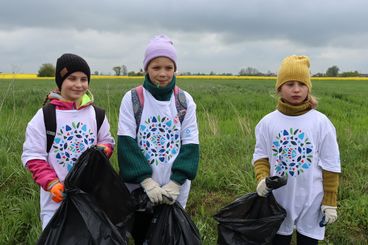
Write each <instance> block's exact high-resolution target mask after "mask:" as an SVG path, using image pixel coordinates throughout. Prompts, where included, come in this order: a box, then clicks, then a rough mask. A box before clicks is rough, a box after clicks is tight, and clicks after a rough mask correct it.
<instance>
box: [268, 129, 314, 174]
mask: <svg viewBox="0 0 368 245" xmlns="http://www.w3.org/2000/svg"><path fill="white" fill-rule="evenodd" d="M272 155H273V156H275V157H276V166H275V170H276V172H277V175H279V176H284V175H290V176H298V175H300V174H302V173H304V171H305V170H307V169H308V168H309V167H310V166H311V164H312V159H313V145H312V143H311V141H310V140H309V139H308V137H307V136H306V134H305V133H304V132H302V131H301V130H300V129H292V128H291V129H290V130H289V131H288V130H281V132H280V133H279V134H278V135H277V136H276V139H275V140H273V142H272Z"/></svg>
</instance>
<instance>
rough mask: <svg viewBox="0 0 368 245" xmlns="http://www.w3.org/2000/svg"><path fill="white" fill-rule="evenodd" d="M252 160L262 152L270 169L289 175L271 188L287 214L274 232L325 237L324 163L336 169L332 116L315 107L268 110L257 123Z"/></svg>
mask: <svg viewBox="0 0 368 245" xmlns="http://www.w3.org/2000/svg"><path fill="white" fill-rule="evenodd" d="M255 131H256V146H255V150H254V154H253V163H254V162H255V161H256V160H259V159H262V158H268V159H269V162H270V175H271V176H275V175H277V176H283V175H288V182H287V185H286V186H283V187H281V188H279V189H277V190H274V191H273V194H274V196H275V198H276V200H277V202H278V203H279V204H280V205H281V206H282V207H284V208H285V209H286V211H287V217H286V218H285V220H284V222H283V223H282V224H281V226H280V229H279V231H278V232H277V233H278V234H281V235H290V234H292V232H293V229H294V227H296V229H297V230H298V232H299V233H301V234H303V235H305V236H308V237H311V238H314V239H318V240H323V239H324V232H325V228H324V227H320V226H319V222H320V221H321V219H322V214H321V203H322V198H323V183H322V169H324V170H327V171H331V172H336V173H340V171H341V168H340V156H339V148H338V145H337V140H336V130H335V128H334V126H333V125H332V123H331V122H330V120H329V119H328V118H327V117H326V116H325V115H324V114H322V113H320V112H318V111H316V110H310V111H309V112H307V113H305V114H303V115H300V116H287V115H284V114H282V113H281V112H279V111H277V110H276V111H274V112H271V113H269V114H268V115H266V116H265V117H264V118H263V119H262V120H261V121H260V122H259V123H258V124H257V126H256V130H255Z"/></svg>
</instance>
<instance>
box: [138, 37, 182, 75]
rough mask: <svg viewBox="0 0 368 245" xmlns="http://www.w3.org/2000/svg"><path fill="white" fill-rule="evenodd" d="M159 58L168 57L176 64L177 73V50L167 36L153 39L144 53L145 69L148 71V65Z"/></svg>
mask: <svg viewBox="0 0 368 245" xmlns="http://www.w3.org/2000/svg"><path fill="white" fill-rule="evenodd" d="M157 57H166V58H169V59H170V60H172V61H173V62H174V66H175V71H176V49H175V47H174V44H173V42H172V41H171V40H170V38H168V37H167V36H166V35H158V36H155V37H154V38H152V39H151V41H150V42H149V43H148V46H147V48H146V52H145V53H144V60H143V67H144V70H145V71H147V67H148V64H149V63H150V62H151V60H153V59H154V58H157Z"/></svg>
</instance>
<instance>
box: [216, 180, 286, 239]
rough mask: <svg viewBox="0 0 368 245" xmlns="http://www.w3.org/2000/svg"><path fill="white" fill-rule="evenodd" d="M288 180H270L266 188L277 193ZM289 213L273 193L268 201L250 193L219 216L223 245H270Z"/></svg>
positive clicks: (267, 181) (227, 207) (221, 211)
mask: <svg viewBox="0 0 368 245" xmlns="http://www.w3.org/2000/svg"><path fill="white" fill-rule="evenodd" d="M286 181H287V179H286V178H282V177H275V176H274V177H269V178H267V179H266V185H267V187H269V188H272V189H276V188H279V187H281V186H283V185H285V184H286ZM285 217H286V211H285V209H284V208H283V207H281V206H280V205H279V204H278V203H277V202H276V200H275V197H274V196H273V194H272V192H271V193H270V194H269V195H268V196H266V197H260V196H258V194H257V193H249V194H246V195H244V196H242V197H240V198H238V199H236V200H235V201H234V202H232V203H231V204H229V205H227V206H226V207H224V208H222V209H221V210H220V211H219V212H218V213H217V214H216V215H215V216H214V218H215V220H217V221H218V222H219V224H218V240H217V243H218V244H220V245H225V244H229V245H230V244H231V245H237V244H257V245H260V244H270V243H271V242H272V239H273V238H274V236H275V234H276V232H277V231H278V229H279V228H280V225H281V223H282V222H283V221H284V219H285Z"/></svg>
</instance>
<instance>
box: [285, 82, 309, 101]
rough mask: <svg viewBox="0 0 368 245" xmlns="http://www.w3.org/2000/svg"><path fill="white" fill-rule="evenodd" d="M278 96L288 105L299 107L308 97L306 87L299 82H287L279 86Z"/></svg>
mask: <svg viewBox="0 0 368 245" xmlns="http://www.w3.org/2000/svg"><path fill="white" fill-rule="evenodd" d="M279 94H280V96H281V98H283V99H284V100H285V101H286V102H288V103H289V104H291V105H301V104H302V103H303V102H304V100H305V99H306V98H307V96H308V87H307V86H305V85H304V83H301V82H299V81H288V82H286V83H284V84H283V85H282V86H281V88H280V91H279Z"/></svg>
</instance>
